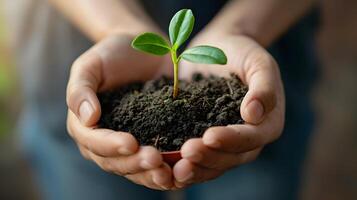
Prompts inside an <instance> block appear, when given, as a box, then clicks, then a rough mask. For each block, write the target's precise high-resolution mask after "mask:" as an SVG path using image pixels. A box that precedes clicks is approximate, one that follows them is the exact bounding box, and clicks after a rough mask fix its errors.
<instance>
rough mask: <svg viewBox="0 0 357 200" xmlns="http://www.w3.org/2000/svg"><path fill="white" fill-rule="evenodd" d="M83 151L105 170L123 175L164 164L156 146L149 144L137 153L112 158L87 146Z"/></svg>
mask: <svg viewBox="0 0 357 200" xmlns="http://www.w3.org/2000/svg"><path fill="white" fill-rule="evenodd" d="M81 151H83V152H84V154H85V155H87V156H88V157H89V158H90V159H91V160H92V161H94V162H95V163H96V164H97V165H98V166H100V168H102V169H103V170H104V171H107V172H111V173H115V174H118V175H121V176H124V175H127V174H135V173H140V172H143V171H146V170H150V169H155V168H158V167H159V166H161V165H162V164H163V161H162V157H161V155H160V153H159V152H158V151H157V150H156V149H155V148H154V147H149V146H147V147H141V148H140V150H139V151H138V153H137V154H134V155H131V156H120V157H110V158H106V157H102V156H98V155H96V154H94V153H93V152H91V151H89V150H87V149H85V148H84V149H83V148H82V150H81Z"/></svg>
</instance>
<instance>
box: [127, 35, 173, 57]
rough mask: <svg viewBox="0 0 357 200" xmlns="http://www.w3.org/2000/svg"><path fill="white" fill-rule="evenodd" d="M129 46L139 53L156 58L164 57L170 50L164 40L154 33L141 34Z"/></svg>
mask: <svg viewBox="0 0 357 200" xmlns="http://www.w3.org/2000/svg"><path fill="white" fill-rule="evenodd" d="M131 46H132V47H133V48H134V49H137V50H139V51H143V52H146V53H151V54H154V55H158V56H162V55H165V54H167V53H168V52H170V50H171V48H170V45H169V44H168V43H167V42H166V40H165V39H164V38H162V37H161V36H159V35H156V34H155V33H143V34H141V35H139V36H137V37H136V38H135V39H134V40H133V42H132V43H131Z"/></svg>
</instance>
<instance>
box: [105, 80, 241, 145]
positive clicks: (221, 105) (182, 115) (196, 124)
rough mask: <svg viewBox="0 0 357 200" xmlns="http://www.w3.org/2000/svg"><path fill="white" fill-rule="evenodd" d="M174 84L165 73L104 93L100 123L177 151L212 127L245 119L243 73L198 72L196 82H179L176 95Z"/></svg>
mask: <svg viewBox="0 0 357 200" xmlns="http://www.w3.org/2000/svg"><path fill="white" fill-rule="evenodd" d="M172 83H173V81H172V79H169V78H166V77H162V78H161V79H159V80H152V81H148V82H146V83H133V84H130V85H127V86H125V87H122V88H120V89H118V90H116V91H110V92H106V93H103V94H100V95H99V99H100V102H101V105H102V116H101V119H100V122H99V126H100V127H102V128H108V129H113V130H120V131H126V132H129V133H131V134H133V135H134V136H135V137H136V138H137V140H138V141H139V143H140V144H141V145H153V146H156V147H157V148H158V149H159V150H160V151H174V150H179V149H180V147H181V145H182V144H183V143H184V142H185V141H186V140H188V139H190V138H194V137H201V136H202V134H203V133H204V131H205V130H206V129H207V128H209V127H211V126H221V125H228V124H237V123H243V121H242V118H241V116H240V111H239V108H240V104H241V102H242V100H243V97H244V95H245V94H246V92H247V87H246V86H243V84H242V83H241V81H240V80H239V79H238V77H236V76H232V77H230V78H220V77H214V76H211V77H209V78H203V77H202V76H201V75H195V76H194V77H193V81H192V82H187V81H181V82H180V90H179V95H178V97H177V98H176V99H173V98H172V90H173V87H172V85H173V84H172Z"/></svg>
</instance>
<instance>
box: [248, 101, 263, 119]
mask: <svg viewBox="0 0 357 200" xmlns="http://www.w3.org/2000/svg"><path fill="white" fill-rule="evenodd" d="M246 109H247V111H248V112H247V113H248V114H249V115H250V116H252V119H255V120H256V121H260V120H261V118H262V117H263V115H264V107H263V105H262V104H261V103H260V102H259V101H258V100H253V101H251V102H250V103H249V104H248V106H247V108H246Z"/></svg>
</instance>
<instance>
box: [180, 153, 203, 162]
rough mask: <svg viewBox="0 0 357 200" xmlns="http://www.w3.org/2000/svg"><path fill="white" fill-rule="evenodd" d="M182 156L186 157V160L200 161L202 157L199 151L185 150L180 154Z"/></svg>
mask: <svg viewBox="0 0 357 200" xmlns="http://www.w3.org/2000/svg"><path fill="white" fill-rule="evenodd" d="M182 157H183V158H186V159H188V160H191V161H194V162H200V161H201V160H202V158H203V156H202V154H201V153H199V152H191V151H190V152H187V153H183V154H182Z"/></svg>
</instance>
